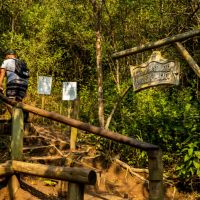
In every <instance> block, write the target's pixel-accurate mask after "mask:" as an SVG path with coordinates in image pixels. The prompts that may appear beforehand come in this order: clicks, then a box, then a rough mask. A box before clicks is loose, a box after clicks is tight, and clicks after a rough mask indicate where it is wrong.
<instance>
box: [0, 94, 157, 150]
mask: <svg viewBox="0 0 200 200" xmlns="http://www.w3.org/2000/svg"><path fill="white" fill-rule="evenodd" d="M0 98H1V99H2V100H3V101H4V102H5V103H8V104H10V105H12V106H17V107H19V108H22V109H24V110H25V111H28V112H31V113H34V114H37V115H40V116H43V117H46V118H48V119H52V120H54V121H57V122H60V123H64V124H67V125H69V126H72V127H76V128H78V129H80V130H83V131H87V132H89V133H93V134H96V135H98V136H102V137H104V138H108V139H111V140H114V141H117V142H120V143H123V144H126V145H129V146H132V147H136V148H138V149H142V150H145V151H148V150H156V149H159V147H158V146H156V145H153V144H149V143H146V142H142V141H139V140H136V139H134V138H130V137H127V136H125V135H121V134H119V133H116V132H112V131H109V130H106V129H103V128H100V127H96V126H93V125H90V124H88V123H84V122H82V121H79V120H75V119H71V118H67V117H65V116H63V115H60V114H57V113H55V112H48V111H46V110H42V109H40V108H36V107H33V106H30V105H27V104H25V103H17V102H14V101H12V100H10V99H8V98H7V97H5V96H4V95H2V94H0Z"/></svg>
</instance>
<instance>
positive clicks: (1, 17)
mask: <svg viewBox="0 0 200 200" xmlns="http://www.w3.org/2000/svg"><path fill="white" fill-rule="evenodd" d="M197 29H200V3H199V1H198V0H191V1H187V0H179V1H178V0H153V1H150V0H143V1H141V0H18V1H16V0H4V1H3V0H2V1H1V2H0V43H1V45H0V54H1V59H0V61H1V62H2V61H3V59H4V52H5V50H6V49H15V50H16V51H17V53H18V56H19V57H20V58H22V59H24V60H25V61H26V62H27V64H28V66H29V69H30V74H31V77H30V82H29V89H28V96H27V98H26V99H25V102H26V103H28V104H31V105H36V106H38V107H41V96H40V95H39V94H38V93H37V84H36V83H37V80H38V76H51V77H52V79H53V86H52V92H51V95H49V96H46V98H47V99H48V100H47V101H46V105H45V108H46V109H47V110H50V111H55V112H60V105H64V106H65V107H67V106H69V105H70V103H69V102H68V103H67V102H62V98H61V97H62V82H64V81H66V82H68V81H74V82H77V83H78V97H79V99H80V111H79V118H80V120H82V121H84V122H88V123H91V124H94V125H97V126H104V127H105V126H106V128H108V129H110V130H113V131H116V132H119V133H121V134H124V135H127V136H130V137H134V138H136V139H139V140H142V141H146V142H149V143H152V144H156V145H158V146H160V147H161V149H162V150H163V155H164V164H165V168H166V169H168V171H169V174H168V175H169V176H170V173H171V174H173V173H174V174H176V177H178V178H179V180H180V182H182V183H183V181H181V180H184V183H183V184H185V187H186V186H187V187H189V188H190V189H191V188H195V187H197V183H198V182H199V179H200V149H199V146H200V139H199V138H200V137H199V136H200V123H199V122H200V102H199V100H200V99H199V98H200V96H199V95H200V89H199V77H198V76H197V75H196V74H195V73H194V71H193V70H192V69H191V67H190V66H189V65H188V63H187V62H186V61H185V60H184V59H183V58H182V56H181V55H180V54H179V52H178V51H177V49H176V48H175V47H174V45H173V44H168V45H166V46H162V47H160V48H157V49H155V50H159V51H161V53H162V55H163V56H164V57H165V58H168V59H173V60H174V59H175V60H178V61H179V62H180V66H181V77H180V84H179V85H178V86H170V87H169V86H159V87H152V88H149V89H146V90H143V91H141V92H138V93H134V92H133V89H132V80H131V74H130V65H139V64H142V63H144V62H146V61H147V60H148V59H149V57H150V55H151V54H152V51H153V50H148V51H144V52H141V53H137V54H133V55H129V56H127V57H124V58H121V59H112V54H113V53H114V52H117V51H121V50H125V49H128V48H132V47H135V46H139V45H142V44H146V43H148V42H154V41H157V40H159V39H162V38H166V37H170V36H174V35H177V34H180V33H184V32H187V31H190V30H197ZM182 45H183V46H184V47H185V48H186V49H187V50H188V52H189V53H190V55H191V56H192V57H193V59H194V60H195V61H196V62H197V64H198V65H200V59H199V58H200V45H199V36H195V37H192V38H188V39H187V40H184V41H182ZM130 87H131V89H128V88H130ZM119 99H120V101H119ZM116 103H117V104H116ZM115 105H116V107H115ZM99 107H101V109H100V110H99ZM114 107H115V109H114ZM113 109H114V113H113V115H111V113H112V111H113ZM110 116H112V117H111V118H109V117H110ZM108 120H110V121H108ZM87 140H91V141H92V142H94V143H95V142H96V140H98V141H100V146H98V148H100V149H102V150H105V149H106V151H104V153H105V157H107V158H108V159H109V158H111V157H112V155H113V154H116V153H118V154H120V155H119V156H120V158H121V159H122V160H124V161H126V162H127V163H128V164H130V165H133V166H145V165H146V154H145V153H144V152H142V153H141V152H140V151H137V150H132V149H130V148H129V147H125V146H123V145H119V144H116V143H114V142H113V143H111V142H108V141H106V140H104V139H101V140H99V139H98V138H95V137H91V138H90V137H89V138H87ZM107 149H109V150H107ZM119 149H120V152H119ZM108 151H109V152H108ZM172 172H173V173H172ZM191 180H192V181H191Z"/></svg>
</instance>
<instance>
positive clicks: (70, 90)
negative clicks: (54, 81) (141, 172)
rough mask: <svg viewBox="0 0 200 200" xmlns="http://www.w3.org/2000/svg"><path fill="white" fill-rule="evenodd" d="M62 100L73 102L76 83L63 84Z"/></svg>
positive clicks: (75, 94)
mask: <svg viewBox="0 0 200 200" xmlns="http://www.w3.org/2000/svg"><path fill="white" fill-rule="evenodd" d="M62 94H63V95H62V100H68V101H70V100H75V99H76V97H77V82H63V93H62Z"/></svg>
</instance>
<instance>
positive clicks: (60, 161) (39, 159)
mask: <svg viewBox="0 0 200 200" xmlns="http://www.w3.org/2000/svg"><path fill="white" fill-rule="evenodd" d="M25 160H27V161H30V162H33V163H40V164H49V165H56V166H63V165H65V162H66V158H64V157H62V156H32V157H25Z"/></svg>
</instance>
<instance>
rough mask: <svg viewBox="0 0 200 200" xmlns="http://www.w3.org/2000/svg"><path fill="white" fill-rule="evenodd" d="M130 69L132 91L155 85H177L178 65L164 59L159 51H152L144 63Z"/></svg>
mask: <svg viewBox="0 0 200 200" xmlns="http://www.w3.org/2000/svg"><path fill="white" fill-rule="evenodd" d="M130 69H131V76H132V79H133V88H134V91H138V90H141V89H144V88H148V87H152V86H156V85H163V84H171V85H178V84H179V76H180V64H179V63H178V62H175V61H172V60H167V59H164V58H163V57H162V56H161V53H160V52H159V51H154V52H153V53H152V55H151V57H150V59H149V60H148V61H147V62H146V63H143V64H141V65H139V66H131V68H130Z"/></svg>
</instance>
